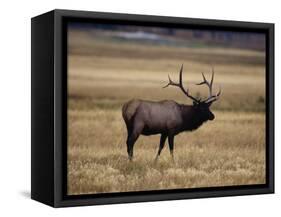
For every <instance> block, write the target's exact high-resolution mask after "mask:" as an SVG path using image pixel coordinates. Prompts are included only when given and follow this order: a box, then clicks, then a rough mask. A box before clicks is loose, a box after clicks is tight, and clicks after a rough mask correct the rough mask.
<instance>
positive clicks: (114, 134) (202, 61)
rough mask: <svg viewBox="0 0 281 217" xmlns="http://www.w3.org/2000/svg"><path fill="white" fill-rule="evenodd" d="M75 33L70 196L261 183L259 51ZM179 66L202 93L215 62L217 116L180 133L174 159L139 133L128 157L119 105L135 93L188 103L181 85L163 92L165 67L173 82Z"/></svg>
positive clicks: (70, 111) (72, 35)
mask: <svg viewBox="0 0 281 217" xmlns="http://www.w3.org/2000/svg"><path fill="white" fill-rule="evenodd" d="M69 34H70V35H69V36H70V37H69V46H70V55H69V61H68V64H69V65H68V66H69V71H68V74H69V83H68V85H69V89H68V90H69V102H68V105H69V106H68V124H69V125H68V135H69V137H68V193H69V194H90V193H104V192H120V191H121V192H122V191H143V190H156V189H173V188H196V187H211V186H227V185H245V184H262V183H265V133H264V132H265V131H264V130H265V113H264V110H265V83H264V82H265V68H264V54H263V53H262V52H256V51H247V50H238V49H229V48H221V47H218V48H215V47H213V48H212V49H210V48H204V47H203V48H202V47H201V48H194V47H192V48H191V47H183V48H179V47H170V46H169V47H168V46H163V45H162V46H152V45H145V44H142V45H140V44H134V43H125V42H122V43H121V44H120V43H116V41H114V40H110V38H109V39H107V38H106V37H101V38H100V39H97V38H96V37H95V38H93V37H90V35H89V34H88V33H87V32H82V31H73V32H70V33H69ZM95 34H96V33H95ZM120 45H121V46H120ZM182 63H184V67H185V71H184V80H185V84H186V85H189V87H190V90H191V91H192V93H193V94H194V95H203V96H205V95H206V94H207V92H206V91H207V90H206V89H204V88H202V87H200V88H198V87H196V86H195V85H193V84H194V83H195V82H198V81H200V80H201V75H200V73H201V71H204V72H206V73H207V72H209V71H210V69H211V65H214V67H215V71H216V77H215V84H220V85H221V87H222V90H223V93H222V96H221V99H220V100H219V101H218V102H216V103H215V104H214V106H212V110H213V112H214V114H215V116H216V119H215V120H214V121H212V122H207V123H206V124H204V125H203V126H202V127H201V128H199V129H198V130H196V131H194V132H189V133H182V134H180V135H178V136H176V138H175V154H174V155H175V163H172V161H171V159H170V155H169V151H168V148H167V144H166V146H165V148H164V150H163V152H162V154H161V156H160V159H159V161H158V162H157V163H156V164H154V162H153V160H154V158H155V155H156V152H157V149H158V146H159V135H156V136H150V137H144V136H141V137H140V138H139V139H138V141H137V142H136V144H135V148H134V156H135V158H134V161H133V162H132V163H130V162H129V161H128V158H127V153H126V144H125V139H126V129H125V124H124V122H123V120H122V115H121V107H122V104H123V103H124V102H125V101H128V100H129V99H131V98H142V99H149V100H163V99H173V100H175V101H177V102H180V103H186V104H190V101H188V100H187V99H186V98H184V96H183V95H182V93H180V91H178V90H176V89H174V88H167V89H162V88H161V87H162V86H163V85H164V84H165V83H166V82H167V74H168V73H169V74H170V75H171V77H173V78H174V79H177V76H178V74H177V73H178V70H179V68H180V65H181V64H182ZM208 75H209V74H208ZM202 89H203V90H202Z"/></svg>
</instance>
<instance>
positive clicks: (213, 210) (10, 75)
mask: <svg viewBox="0 0 281 217" xmlns="http://www.w3.org/2000/svg"><path fill="white" fill-rule="evenodd" d="M278 2H279V1H277V0H275V1H270V0H267V1H258V0H256V1H245V0H233V1H226V0H223V1H219V0H211V1H203V0H196V1H188V0H185V1H180V0H172V1H164V0H162V1H152V0H137V1H133V0H131V1H130V0H116V1H114V0H111V1H109V0H103V1H95V0H89V1H79V0H78V1H77V0H75V1H72V0H61V1H55V0H45V1H38V0H37V1H35V0H33V1H28V0H23V1H14V0H10V1H6V2H4V1H1V3H0V4H1V13H0V16H1V19H0V24H1V25H0V27H1V28H0V31H1V33H0V55H1V58H0V64H1V68H0V73H1V77H0V89H1V91H0V95H1V98H0V103H1V106H0V127H1V131H0V141H1V142H0V146H1V149H0V150H1V152H0V207H1V208H0V215H1V216H12V215H13V214H15V216H16V215H17V216H19V215H31V216H37V215H40V216H49V215H54V216H68V217H70V216H95V215H96V216H101V215H102V216H103V215H104V216H106V215H107V216H115V215H118V214H119V215H123V216H145V215H147V216H148V215H152V216H158V215H159V216H173V215H185V216H188V215H189V216H194V215H199V216H209V215H211V216H212V215H214V216H236V217H237V216H265V215H267V214H269V213H272V214H273V213H275V216H276V214H277V213H278V212H280V208H279V207H278V205H279V206H280V204H281V203H280V201H279V200H280V187H279V183H280V172H279V171H278V169H280V167H279V165H280V163H281V161H280V148H279V144H280V141H281V140H280V139H281V138H280V133H279V134H277V135H276V183H277V184H276V185H277V186H276V194H275V195H260V196H240V197H227V198H214V199H200V200H198V199H197V200H182V201H168V202H154V203H138V204H123V205H111V206H98V207H79V208H67V209H51V208H49V207H47V206H45V205H42V204H40V203H37V202H35V201H32V200H30V199H29V198H28V197H29V192H30V18H31V17H32V16H35V15H38V14H40V13H43V12H46V11H49V10H52V9H54V8H61V9H76V10H90V11H106V12H123V13H137V14H151V15H169V16H180V17H181V16H182V17H195V18H212V19H225V20H243V21H259V22H274V23H276V26H275V27H276V44H275V48H276V58H275V60H276V70H275V71H276V81H277V82H276V84H277V85H276V86H277V87H276V111H280V109H281V108H280V106H281V105H280V95H279V94H278V93H279V92H280V91H281V85H280V86H279V85H278V84H279V83H280V82H281V76H280V73H279V70H280V63H279V61H278V60H279V59H280V52H281V47H280V37H281V30H280V23H281V15H280V6H279V5H278ZM280 118H281V117H280V113H279V112H278V113H276V129H277V131H278V129H280V125H281V121H280ZM4 212H5V213H6V214H5V215H3V213H4Z"/></svg>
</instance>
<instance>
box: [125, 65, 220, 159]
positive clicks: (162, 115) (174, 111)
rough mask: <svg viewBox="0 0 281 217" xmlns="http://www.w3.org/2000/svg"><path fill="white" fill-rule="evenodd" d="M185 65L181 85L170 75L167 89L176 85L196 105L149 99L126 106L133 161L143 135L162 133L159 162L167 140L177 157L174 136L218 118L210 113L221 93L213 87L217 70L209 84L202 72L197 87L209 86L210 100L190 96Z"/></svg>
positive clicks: (180, 73)
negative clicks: (183, 80)
mask: <svg viewBox="0 0 281 217" xmlns="http://www.w3.org/2000/svg"><path fill="white" fill-rule="evenodd" d="M182 71H183V65H182V66H181V69H180V72H179V83H175V82H174V81H172V80H171V78H170V76H169V75H168V78H169V82H168V84H167V85H166V86H164V87H163V88H166V87H169V86H174V87H177V88H179V89H180V90H181V91H182V92H183V93H184V94H185V96H187V97H188V98H189V99H191V100H192V101H193V105H185V104H179V103H177V102H175V101H173V100H164V101H160V102H152V101H147V100H139V99H133V100H130V101H129V102H127V103H125V104H124V106H123V107H122V115H123V119H124V121H125V123H126V127H127V133H128V136H127V152H128V156H129V160H132V158H133V148H134V144H135V142H136V140H137V139H138V137H139V135H145V136H149V135H155V134H161V137H160V144H159V149H158V152H157V155H156V158H155V160H157V159H158V157H159V156H160V154H161V151H162V149H163V147H164V144H165V141H166V139H167V138H168V142H169V149H170V154H171V156H172V159H173V160H174V157H173V149H174V137H175V136H176V135H177V134H179V133H181V132H184V131H193V130H196V129H197V128H198V127H200V126H201V125H202V124H203V123H204V122H206V121H208V120H210V121H212V120H214V118H215V115H214V114H213V113H212V112H211V111H210V106H211V105H212V103H213V102H215V101H216V100H217V99H218V98H219V96H220V94H221V89H219V91H218V93H216V94H213V91H212V87H213V81H214V70H213V69H212V77H211V80H210V81H207V79H206V77H205V75H204V73H202V77H203V81H202V82H200V83H197V85H204V84H205V85H207V87H208V89H209V97H208V98H207V99H205V100H202V101H201V99H200V98H195V97H193V96H191V95H190V93H189V90H188V89H185V88H184V87H183V84H182Z"/></svg>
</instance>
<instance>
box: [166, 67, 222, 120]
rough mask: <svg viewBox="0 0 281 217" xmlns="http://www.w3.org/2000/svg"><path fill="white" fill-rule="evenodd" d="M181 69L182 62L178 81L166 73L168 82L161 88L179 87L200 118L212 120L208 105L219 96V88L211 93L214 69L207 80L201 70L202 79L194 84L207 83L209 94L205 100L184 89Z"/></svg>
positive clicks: (213, 117)
mask: <svg viewBox="0 0 281 217" xmlns="http://www.w3.org/2000/svg"><path fill="white" fill-rule="evenodd" d="M182 71H183V64H182V65H181V69H180V73H179V83H175V82H173V81H172V80H171V78H170V76H169V75H168V78H169V83H168V84H167V85H165V86H164V87H163V88H166V87H168V86H175V87H178V88H180V90H181V91H182V92H183V93H184V94H185V95H186V96H187V97H188V98H190V99H191V100H192V101H193V108H194V109H195V110H196V111H198V113H199V114H200V116H201V117H202V119H204V120H214V119H215V115H214V114H213V113H212V112H211V110H210V106H211V105H212V103H213V102H215V101H216V100H218V99H219V96H220V94H221V88H220V89H219V91H218V93H217V94H213V89H212V88H213V81H214V74H215V73H214V69H213V68H212V77H211V81H210V82H209V81H207V79H206V77H205V75H204V73H203V72H202V77H203V81H202V82H200V83H197V84H196V85H204V84H205V85H207V87H208V89H209V96H208V97H207V98H206V99H205V100H201V98H198V99H197V98H195V97H193V96H191V95H190V94H189V90H188V89H185V88H184V87H183V84H182Z"/></svg>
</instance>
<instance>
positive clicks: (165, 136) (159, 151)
mask: <svg viewBox="0 0 281 217" xmlns="http://www.w3.org/2000/svg"><path fill="white" fill-rule="evenodd" d="M166 138H167V135H165V134H161V137H160V144H159V149H158V153H157V155H156V158H155V161H157V159H158V157H159V156H160V154H161V151H162V149H163V147H164V145H165V141H166Z"/></svg>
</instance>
